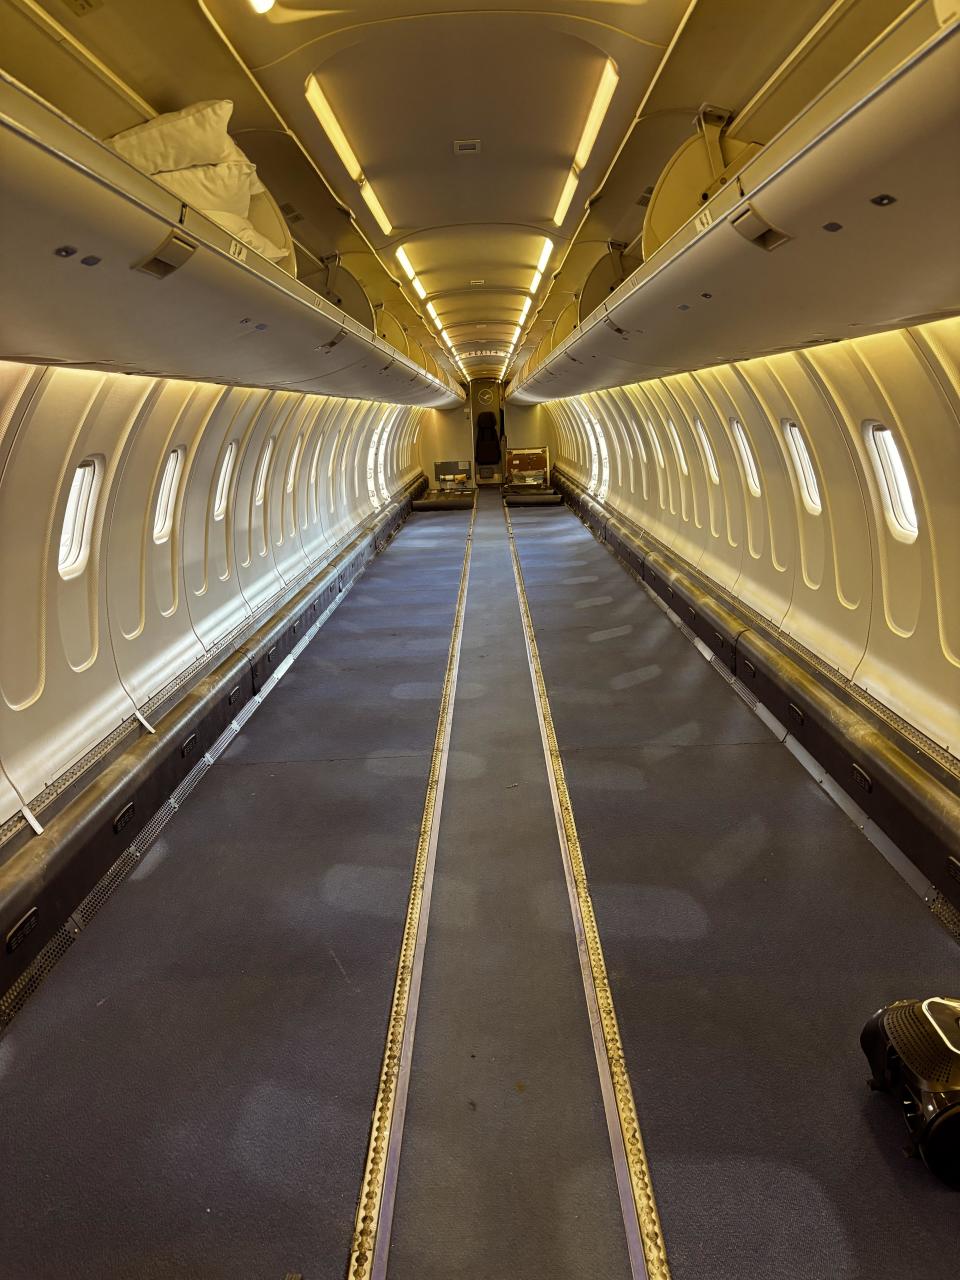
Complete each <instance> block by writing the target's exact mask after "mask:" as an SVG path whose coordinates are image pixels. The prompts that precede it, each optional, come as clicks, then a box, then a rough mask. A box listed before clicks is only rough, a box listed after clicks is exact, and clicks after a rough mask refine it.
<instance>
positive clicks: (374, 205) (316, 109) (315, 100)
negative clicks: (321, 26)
mask: <svg viewBox="0 0 960 1280" xmlns="http://www.w3.org/2000/svg"><path fill="white" fill-rule="evenodd" d="M305 93H306V97H307V102H309V104H310V106H311V108H312V109H313V113H314V115H315V116H316V117H317V119H318V120H319V121H320V124H321V125H322V127H323V131H324V133H325V134H326V135H327V137H328V138H329V140H330V145H331V146H332V147H333V149H334V151H336V153H337V155H338V156H339V158H340V162H341V164H342V165H343V167H344V168H345V169H346V171H347V173H349V175H350V177H351V178H352V179H353V181H354V182H356V183H357V185H358V186H359V187H360V194H361V195H362V196H363V200H364V203H365V204H366V206H367V208H368V209H369V210H370V212H371V213H372V214H373V216H374V218H375V219H376V223H377V226H378V227H379V228H380V230H381V231H382V232H383V234H384V235H385V236H388V235H389V234H390V232H391V231H392V230H393V224H392V223H391V221H390V219H389V218H388V217H387V215H386V213H385V212H384V208H383V205H382V204H381V203H380V201H379V200H378V199H377V194H376V192H375V191H374V189H373V187H372V186H371V184H370V180H369V179H368V178H366V177H364V173H363V170H362V169H361V168H360V161H359V160H358V159H357V156H356V153H355V152H354V150H353V147H351V145H350V143H349V142H348V141H347V135H346V134H345V133H344V132H343V129H342V128H341V127H340V121H339V120H338V119H337V117H336V116H335V115H334V113H333V108H332V107H331V106H330V103H329V102H328V101H327V98H326V95H325V94H324V92H323V90H322V89H321V88H320V81H319V80H318V79H317V77H316V76H315V75H314V74H313V73H312V72H311V74H310V75H309V76H307V87H306V90H305Z"/></svg>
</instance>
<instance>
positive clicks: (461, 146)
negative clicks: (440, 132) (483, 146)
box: [453, 138, 480, 156]
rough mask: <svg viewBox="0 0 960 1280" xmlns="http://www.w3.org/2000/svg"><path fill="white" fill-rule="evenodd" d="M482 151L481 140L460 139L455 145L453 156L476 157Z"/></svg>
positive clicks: (456, 140)
mask: <svg viewBox="0 0 960 1280" xmlns="http://www.w3.org/2000/svg"><path fill="white" fill-rule="evenodd" d="M479 151H480V139H479V138H458V139H455V140H454V143H453V154H454V155H455V156H475V155H478V154H479Z"/></svg>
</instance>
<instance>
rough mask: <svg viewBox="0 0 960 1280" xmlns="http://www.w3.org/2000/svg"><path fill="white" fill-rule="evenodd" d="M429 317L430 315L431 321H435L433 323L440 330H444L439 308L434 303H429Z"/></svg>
mask: <svg viewBox="0 0 960 1280" xmlns="http://www.w3.org/2000/svg"><path fill="white" fill-rule="evenodd" d="M427 315H429V317H430V319H431V320H432V321H433V323H434V324H435V325H436V326H437V328H438V329H442V328H443V324H442V322H441V320H440V317H439V316H438V315H437V308H436V307H435V306H434V305H433V303H432V302H428V303H427Z"/></svg>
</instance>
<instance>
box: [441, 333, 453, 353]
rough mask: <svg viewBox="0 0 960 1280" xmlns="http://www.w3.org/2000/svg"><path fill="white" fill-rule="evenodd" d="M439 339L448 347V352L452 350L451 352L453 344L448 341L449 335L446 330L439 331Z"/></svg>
mask: <svg viewBox="0 0 960 1280" xmlns="http://www.w3.org/2000/svg"><path fill="white" fill-rule="evenodd" d="M440 337H441V338H442V339H443V340H444V342H445V343H446V344H447V346H448V347H449V348H450V350H451V351H452V350H453V343H452V342H451V341H450V335H449V334H448V333H447V331H446V329H441V330H440Z"/></svg>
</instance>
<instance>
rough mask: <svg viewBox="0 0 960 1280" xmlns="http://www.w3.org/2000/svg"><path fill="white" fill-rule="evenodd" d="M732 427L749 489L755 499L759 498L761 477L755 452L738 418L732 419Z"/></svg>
mask: <svg viewBox="0 0 960 1280" xmlns="http://www.w3.org/2000/svg"><path fill="white" fill-rule="evenodd" d="M730 425H731V427H733V435H734V438H735V439H736V442H737V449H738V450H739V451H740V460H741V462H742V463H743V470H744V474H745V475H746V477H747V488H748V489H749V490H750V492H751V493H752V494H753V496H754V497H755V498H759V497H760V476H759V474H758V472H757V464H756V462H754V459H753V450H752V449H751V448H750V441H749V440H748V439H747V433H746V432H745V431H744V429H743V424H742V423H741V422H740V421H739V420H738V419H737V418H731V419H730Z"/></svg>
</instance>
